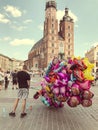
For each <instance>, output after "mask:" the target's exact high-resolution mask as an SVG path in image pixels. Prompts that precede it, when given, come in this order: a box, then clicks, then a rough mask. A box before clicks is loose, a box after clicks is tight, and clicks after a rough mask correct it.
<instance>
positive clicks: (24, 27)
mask: <svg viewBox="0 0 98 130" xmlns="http://www.w3.org/2000/svg"><path fill="white" fill-rule="evenodd" d="M11 28H13V29H15V30H17V31H22V30H24V29H26V28H27V27H26V26H15V25H12V26H11Z"/></svg>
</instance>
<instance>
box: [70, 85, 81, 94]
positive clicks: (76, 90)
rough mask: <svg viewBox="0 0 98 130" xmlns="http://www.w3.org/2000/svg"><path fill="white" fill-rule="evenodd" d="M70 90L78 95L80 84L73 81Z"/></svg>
mask: <svg viewBox="0 0 98 130" xmlns="http://www.w3.org/2000/svg"><path fill="white" fill-rule="evenodd" d="M71 92H72V94H73V95H79V94H80V86H79V85H78V84H76V83H74V84H73V85H72V87H71Z"/></svg>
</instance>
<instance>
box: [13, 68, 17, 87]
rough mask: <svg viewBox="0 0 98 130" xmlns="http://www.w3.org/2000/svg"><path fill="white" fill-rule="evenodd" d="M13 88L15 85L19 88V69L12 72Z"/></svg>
mask: <svg viewBox="0 0 98 130" xmlns="http://www.w3.org/2000/svg"><path fill="white" fill-rule="evenodd" d="M12 84H13V85H12V89H14V87H16V89H18V87H17V70H15V71H14V72H13V73H12Z"/></svg>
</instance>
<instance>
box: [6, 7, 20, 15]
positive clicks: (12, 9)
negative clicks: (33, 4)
mask: <svg viewBox="0 0 98 130" xmlns="http://www.w3.org/2000/svg"><path fill="white" fill-rule="evenodd" d="M4 9H5V11H6V12H9V13H10V14H11V15H12V16H13V17H20V16H22V12H21V11H20V10H19V9H18V8H16V7H14V6H11V5H7V6H5V7H4Z"/></svg>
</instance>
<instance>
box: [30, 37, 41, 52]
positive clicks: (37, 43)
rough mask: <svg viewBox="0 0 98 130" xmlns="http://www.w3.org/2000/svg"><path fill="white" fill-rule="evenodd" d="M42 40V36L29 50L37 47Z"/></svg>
mask: <svg viewBox="0 0 98 130" xmlns="http://www.w3.org/2000/svg"><path fill="white" fill-rule="evenodd" d="M42 41H43V38H42V39H40V40H39V41H38V42H36V43H35V44H34V45H33V47H32V48H31V50H30V52H31V51H32V50H33V49H35V48H37V47H38V46H39V45H40V44H41V43H42Z"/></svg>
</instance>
